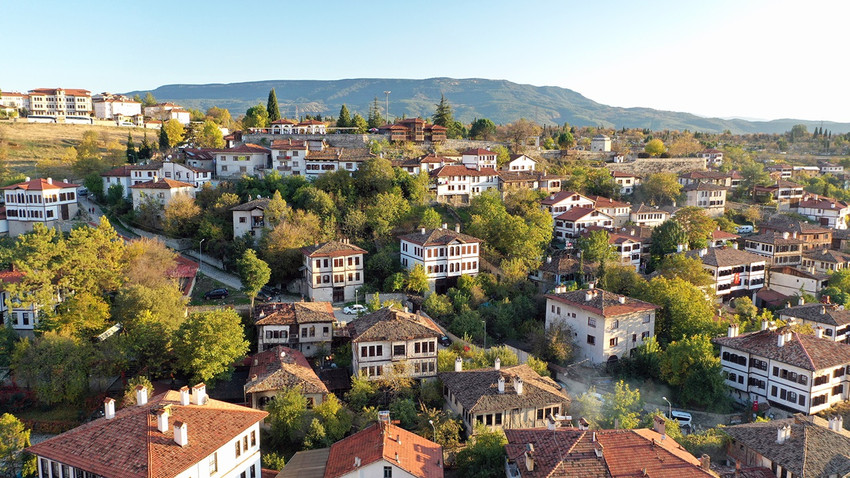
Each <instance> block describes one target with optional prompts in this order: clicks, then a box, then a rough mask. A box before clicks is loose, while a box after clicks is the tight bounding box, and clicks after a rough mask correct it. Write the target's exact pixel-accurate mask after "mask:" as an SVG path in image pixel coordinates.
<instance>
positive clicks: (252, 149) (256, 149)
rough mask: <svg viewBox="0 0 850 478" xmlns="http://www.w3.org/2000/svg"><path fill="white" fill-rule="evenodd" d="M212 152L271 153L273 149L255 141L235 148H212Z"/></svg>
mask: <svg viewBox="0 0 850 478" xmlns="http://www.w3.org/2000/svg"><path fill="white" fill-rule="evenodd" d="M209 151H210V152H213V153H270V152H271V150H270V149H268V148H264V147H262V146H260V145H258V144H254V143H245V144H243V145H240V146H236V147H233V148H219V149H210V150H209Z"/></svg>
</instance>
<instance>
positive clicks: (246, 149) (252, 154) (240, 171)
mask: <svg viewBox="0 0 850 478" xmlns="http://www.w3.org/2000/svg"><path fill="white" fill-rule="evenodd" d="M209 152H210V153H212V154H213V155H214V156H215V174H216V176H217V177H219V178H233V179H236V178H241V177H242V176H244V175H248V176H257V175H262V173H263V171H265V170H267V169H269V168H270V167H271V150H269V149H267V148H264V147H262V146H260V145H257V144H252V143H245V144H243V145H242V146H237V147H235V148H225V149H211V150H209Z"/></svg>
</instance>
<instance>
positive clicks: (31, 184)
mask: <svg viewBox="0 0 850 478" xmlns="http://www.w3.org/2000/svg"><path fill="white" fill-rule="evenodd" d="M48 180H50V181H52V182H49V181H48ZM77 186H79V184H73V183H66V182H62V181H57V180H55V179H52V180H51V179H50V178H48V179H42V178H36V179H32V180H30V181H24V182H22V183H17V184H13V185H11V186H6V187H4V188H3V189H23V190H25V191H43V190H45V189H63V188H76V187H77Z"/></svg>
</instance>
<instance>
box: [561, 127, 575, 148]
mask: <svg viewBox="0 0 850 478" xmlns="http://www.w3.org/2000/svg"><path fill="white" fill-rule="evenodd" d="M575 144H576V139H575V137H574V136H573V134H572V133H570V132H569V131H564V132H562V133H561V134H559V135H558V146H560V147H561V149H570V148H572V147H573V146H575Z"/></svg>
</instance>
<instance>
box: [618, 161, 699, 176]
mask: <svg viewBox="0 0 850 478" xmlns="http://www.w3.org/2000/svg"><path fill="white" fill-rule="evenodd" d="M605 167H606V168H608V169H609V170H611V171H622V172H624V173H630V174H634V175H637V176H641V177H646V176H649V175H650V174H655V173H676V174H678V173H684V172H688V171H704V170H705V160H704V159H702V158H637V159H635V160H634V161H632V162H628V163H605Z"/></svg>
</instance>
